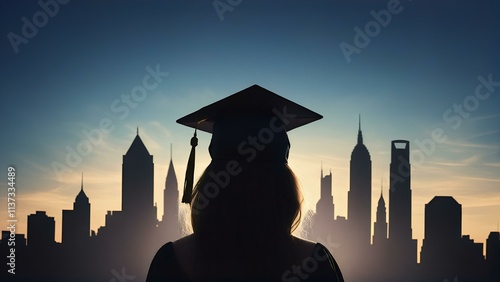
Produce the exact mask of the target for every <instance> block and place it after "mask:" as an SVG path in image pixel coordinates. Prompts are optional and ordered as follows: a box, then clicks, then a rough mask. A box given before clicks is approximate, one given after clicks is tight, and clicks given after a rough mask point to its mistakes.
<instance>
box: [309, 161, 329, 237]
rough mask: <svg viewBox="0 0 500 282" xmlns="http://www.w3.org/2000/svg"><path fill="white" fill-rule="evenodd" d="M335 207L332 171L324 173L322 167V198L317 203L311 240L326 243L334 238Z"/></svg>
mask: <svg viewBox="0 0 500 282" xmlns="http://www.w3.org/2000/svg"><path fill="white" fill-rule="evenodd" d="M334 212H335V208H334V205H333V196H332V172H331V171H330V174H328V175H323V167H321V177H320V198H319V200H318V202H317V203H316V214H314V217H313V218H314V220H313V226H312V236H311V237H310V239H311V240H315V241H319V242H322V243H326V242H327V241H328V240H331V239H332V235H333V234H332V231H333V223H334Z"/></svg>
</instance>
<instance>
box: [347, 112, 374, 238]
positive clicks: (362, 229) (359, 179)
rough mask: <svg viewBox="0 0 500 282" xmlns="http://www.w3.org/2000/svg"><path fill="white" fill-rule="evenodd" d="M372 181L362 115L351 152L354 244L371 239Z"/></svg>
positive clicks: (350, 207) (350, 212)
mask: <svg viewBox="0 0 500 282" xmlns="http://www.w3.org/2000/svg"><path fill="white" fill-rule="evenodd" d="M371 183H372V161H371V157H370V153H369V152H368V149H367V148H366V146H365V145H364V144H363V133H362V132H361V116H360V117H359V127H358V143H357V144H356V146H355V147H354V150H353V151H352V153H351V162H350V187H349V192H348V206H347V218H348V222H349V227H350V228H349V229H350V233H351V234H350V235H351V239H352V240H351V241H352V242H353V243H354V244H365V245H369V244H370V241H371V193H372V189H371V185H372V184H371Z"/></svg>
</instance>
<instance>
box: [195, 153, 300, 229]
mask: <svg viewBox="0 0 500 282" xmlns="http://www.w3.org/2000/svg"><path fill="white" fill-rule="evenodd" d="M301 203H302V196H301V193H300V191H299V187H298V183H297V180H296V178H295V175H294V173H293V172H292V170H291V169H290V167H289V166H288V165H287V164H286V163H270V162H252V163H243V162H240V163H238V162H237V161H212V163H211V164H210V165H209V166H208V167H207V169H206V170H205V172H204V173H203V175H202V176H201V178H200V180H199V181H198V183H197V185H196V187H195V190H194V192H193V199H192V202H191V223H192V226H193V231H194V233H195V235H200V237H204V238H214V236H215V238H224V237H226V236H228V237H230V238H234V237H232V236H234V235H238V236H243V237H246V236H257V237H261V236H260V235H261V234H266V235H267V236H268V237H269V238H272V237H282V236H287V235H290V234H291V232H293V230H294V229H295V228H296V227H297V226H298V225H299V223H300V216H301V211H300V207H301ZM197 237H198V236H197Z"/></svg>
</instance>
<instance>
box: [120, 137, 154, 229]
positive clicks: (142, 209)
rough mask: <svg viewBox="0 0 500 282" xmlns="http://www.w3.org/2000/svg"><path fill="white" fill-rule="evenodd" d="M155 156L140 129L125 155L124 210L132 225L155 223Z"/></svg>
mask: <svg viewBox="0 0 500 282" xmlns="http://www.w3.org/2000/svg"><path fill="white" fill-rule="evenodd" d="M153 168H154V164H153V156H152V155H150V154H149V152H148V149H146V146H145V145H144V143H143V142H142V140H141V137H139V129H137V135H136V136H135V139H134V141H133V142H132V145H130V148H129V149H128V151H127V153H126V154H125V155H124V156H123V165H122V212H123V216H124V217H125V218H126V219H127V220H128V221H129V223H130V224H131V225H133V224H140V225H146V226H151V225H155V224H156V222H157V219H156V207H155V206H154V198H153V195H154V188H153V178H154V171H153Z"/></svg>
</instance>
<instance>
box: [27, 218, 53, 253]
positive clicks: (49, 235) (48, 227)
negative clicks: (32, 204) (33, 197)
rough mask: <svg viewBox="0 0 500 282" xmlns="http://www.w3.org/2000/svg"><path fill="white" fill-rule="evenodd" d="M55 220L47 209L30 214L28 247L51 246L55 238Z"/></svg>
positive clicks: (40, 247)
mask: <svg viewBox="0 0 500 282" xmlns="http://www.w3.org/2000/svg"><path fill="white" fill-rule="evenodd" d="M55 224H56V223H55V221H54V218H53V217H49V216H47V214H46V213H45V211H36V213H35V214H30V215H28V247H29V248H31V249H44V248H51V247H52V246H53V245H54V244H55V241H54V238H55Z"/></svg>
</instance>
